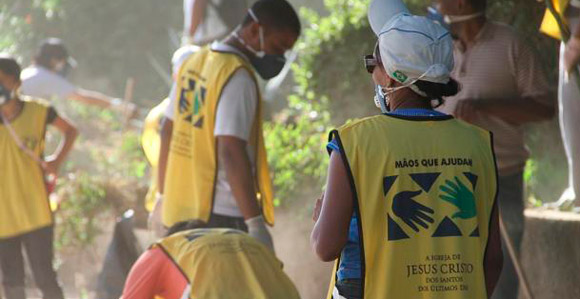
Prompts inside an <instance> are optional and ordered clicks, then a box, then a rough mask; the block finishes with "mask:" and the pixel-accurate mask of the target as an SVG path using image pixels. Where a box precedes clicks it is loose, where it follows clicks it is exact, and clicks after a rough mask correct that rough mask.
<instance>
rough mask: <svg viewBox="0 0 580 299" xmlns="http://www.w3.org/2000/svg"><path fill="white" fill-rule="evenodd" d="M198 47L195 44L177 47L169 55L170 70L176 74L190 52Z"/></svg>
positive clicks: (193, 51) (197, 49)
mask: <svg viewBox="0 0 580 299" xmlns="http://www.w3.org/2000/svg"><path fill="white" fill-rule="evenodd" d="M199 49H200V47H198V46H195V45H187V46H183V47H181V48H179V49H177V50H176V51H175V53H173V56H172V57H171V71H172V72H173V75H175V76H177V72H179V69H180V68H181V66H182V65H183V63H184V62H185V61H186V60H187V58H189V56H191V54H193V53H195V52H197V51H199Z"/></svg>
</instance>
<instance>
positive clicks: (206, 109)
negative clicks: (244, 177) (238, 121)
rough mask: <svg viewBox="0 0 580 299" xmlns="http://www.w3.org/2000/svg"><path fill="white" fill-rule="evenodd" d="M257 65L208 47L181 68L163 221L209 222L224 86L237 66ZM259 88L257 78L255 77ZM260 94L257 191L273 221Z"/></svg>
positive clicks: (255, 141)
mask: <svg viewBox="0 0 580 299" xmlns="http://www.w3.org/2000/svg"><path fill="white" fill-rule="evenodd" d="M241 68H244V69H246V70H248V72H249V73H250V74H252V77H253V78H254V80H256V79H255V75H254V70H253V69H252V66H251V65H250V64H249V63H248V62H247V61H246V60H244V59H243V58H242V57H240V56H238V55H236V54H233V53H224V52H218V51H214V50H211V49H210V48H209V47H204V48H203V49H201V50H200V51H199V52H197V53H195V54H193V55H191V56H190V58H189V59H188V60H187V61H186V62H185V63H184V65H183V66H182V67H181V69H180V71H179V75H178V80H177V92H176V96H177V99H176V105H175V118H174V120H173V134H172V139H171V150H170V153H169V157H168V165H167V172H166V173H167V174H166V176H167V177H166V179H165V188H164V197H165V199H164V201H163V223H164V224H165V225H166V226H168V227H169V226H171V225H173V224H175V223H177V222H180V221H187V220H191V219H200V220H203V221H208V220H209V217H210V215H211V212H212V209H213V201H214V190H215V183H216V177H217V171H218V168H217V146H216V144H217V141H216V138H215V136H214V133H213V132H214V126H215V117H216V112H217V107H218V101H219V98H220V95H221V92H222V89H223V88H224V86H225V85H226V84H227V82H228V81H229V79H230V78H231V77H232V76H233V74H234V73H235V72H236V71H237V70H238V69H241ZM256 90H258V94H260V93H259V89H258V83H257V81H256ZM261 107H262V99H261V96H259V99H258V104H257V108H256V109H257V111H256V117H255V120H254V125H253V128H252V130H253V131H252V134H251V136H250V143H251V144H253V145H254V148H255V149H256V154H257V157H256V160H255V161H256V174H255V178H254V181H255V182H256V185H257V186H256V187H255V189H256V193H257V198H258V203H259V205H260V206H261V208H262V213H263V215H264V219H265V220H266V222H267V223H269V224H270V225H273V224H274V205H273V194H272V193H273V192H272V182H271V180H270V172H269V169H268V161H267V157H266V148H265V146H264V137H263V132H262V115H261V113H262V110H261V109H262V108H261Z"/></svg>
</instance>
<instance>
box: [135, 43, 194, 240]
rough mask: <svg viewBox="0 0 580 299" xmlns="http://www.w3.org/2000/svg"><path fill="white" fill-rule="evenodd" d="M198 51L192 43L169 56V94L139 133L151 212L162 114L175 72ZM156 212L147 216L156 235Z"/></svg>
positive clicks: (155, 194) (159, 229)
mask: <svg viewBox="0 0 580 299" xmlns="http://www.w3.org/2000/svg"><path fill="white" fill-rule="evenodd" d="M197 51H199V47H197V46H193V45H187V46H183V47H181V48H179V49H177V51H175V53H174V54H173V57H172V58H171V73H172V74H173V75H172V79H173V85H172V87H171V91H170V94H169V96H168V97H167V98H165V99H164V100H163V101H161V103H159V105H157V106H155V107H153V109H151V111H150V112H149V113H148V114H147V117H146V118H145V124H144V127H143V134H142V135H141V146H142V147H143V152H144V153H145V157H146V158H147V161H148V162H149V165H150V166H151V180H150V184H149V191H148V192H147V195H146V197H145V208H146V209H147V211H148V212H150V213H151V212H152V211H153V210H154V209H153V207H154V205H155V202H156V200H157V198H159V197H160V196H161V195H160V194H159V193H158V188H157V174H158V169H157V166H158V162H159V161H158V160H159V150H160V147H161V137H160V130H161V122H162V120H163V115H164V113H165V110H167V107H168V106H169V99H170V98H173V97H174V96H175V89H176V85H175V81H176V79H177V73H178V72H179V69H180V68H181V65H182V64H183V63H184V62H185V61H186V60H187V59H188V58H189V57H190V56H191V55H192V54H194V53H195V52H197ZM155 211H156V212H157V214H155V215H154V214H150V215H149V216H150V217H149V228H150V229H152V230H153V231H154V233H155V235H157V236H158V237H161V236H163V235H165V228H164V227H163V225H162V224H161V214H160V212H161V209H155Z"/></svg>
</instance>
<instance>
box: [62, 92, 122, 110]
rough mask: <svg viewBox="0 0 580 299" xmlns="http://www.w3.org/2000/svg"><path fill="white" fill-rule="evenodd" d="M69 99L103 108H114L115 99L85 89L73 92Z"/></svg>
mask: <svg viewBox="0 0 580 299" xmlns="http://www.w3.org/2000/svg"><path fill="white" fill-rule="evenodd" d="M69 99H71V100H73V101H78V102H80V103H83V104H87V105H93V106H98V107H101V108H109V107H111V106H112V101H113V99H112V98H111V97H108V96H106V95H104V94H102V93H100V92H96V91H90V90H85V89H78V90H77V91H75V92H73V93H72V94H71V95H70V96H69Z"/></svg>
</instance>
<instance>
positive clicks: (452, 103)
mask: <svg viewBox="0 0 580 299" xmlns="http://www.w3.org/2000/svg"><path fill="white" fill-rule="evenodd" d="M437 7H438V10H439V13H440V14H442V15H443V19H444V20H445V23H446V24H447V25H448V26H449V28H450V31H451V34H452V36H453V37H454V39H455V41H454V51H453V56H454V59H455V69H454V70H453V72H452V74H451V75H452V76H453V77H454V78H457V80H458V81H459V83H460V84H461V87H462V89H461V91H460V92H459V93H458V94H457V95H455V96H451V97H447V98H445V103H444V104H443V105H442V106H441V107H440V108H438V110H439V111H442V112H444V113H448V114H453V115H454V116H455V117H457V118H459V119H462V120H465V121H467V122H469V123H471V124H474V125H477V126H480V127H482V128H484V129H486V130H489V131H491V132H493V134H494V137H495V139H494V147H495V152H496V153H497V163H498V170H499V186H500V187H499V197H498V201H499V205H500V210H501V214H502V220H503V222H504V224H505V227H506V228H507V235H508V236H509V238H510V240H511V241H512V243H513V244H514V248H515V251H516V253H519V250H520V245H521V240H522V237H523V233H524V213H523V212H524V179H523V173H524V167H525V165H526V161H527V159H528V157H529V152H528V149H527V147H526V145H525V142H524V125H526V124H529V123H533V122H539V121H544V120H548V119H550V118H552V117H553V116H554V113H555V94H554V92H553V90H552V88H551V87H550V84H549V82H548V79H547V77H546V73H545V71H544V68H543V66H542V65H541V61H542V60H541V59H539V57H538V55H537V53H536V52H535V50H534V48H533V47H532V46H531V45H530V44H529V43H528V42H526V41H524V40H523V39H522V38H521V37H520V36H518V35H517V33H516V31H515V30H514V29H513V28H510V27H509V26H507V25H505V24H501V23H497V22H492V21H490V20H488V19H487V18H486V16H485V11H486V8H487V1H486V0H438V1H437ZM502 244H504V247H503V252H504V256H508V249H507V247H506V246H505V244H507V243H506V242H503V243H502ZM517 294H518V276H517V273H516V271H515V267H514V262H513V261H512V259H511V258H509V259H508V258H506V259H505V265H504V270H503V272H502V275H501V278H500V281H499V283H498V286H497V290H496V292H495V293H494V297H493V298H495V299H501V298H506V299H508V298H509V299H513V298H516V297H517Z"/></svg>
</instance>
